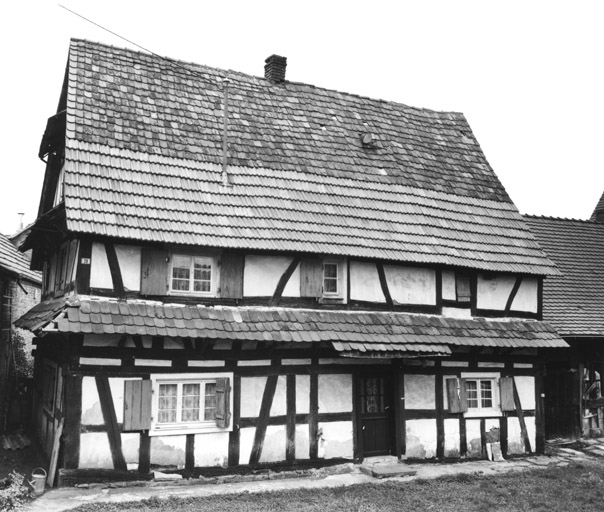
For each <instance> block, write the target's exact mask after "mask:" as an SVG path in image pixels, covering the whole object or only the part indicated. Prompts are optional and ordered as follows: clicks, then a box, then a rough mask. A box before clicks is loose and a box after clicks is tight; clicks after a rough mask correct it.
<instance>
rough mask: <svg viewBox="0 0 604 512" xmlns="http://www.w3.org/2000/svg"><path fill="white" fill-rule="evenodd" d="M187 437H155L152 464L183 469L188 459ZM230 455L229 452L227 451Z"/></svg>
mask: <svg viewBox="0 0 604 512" xmlns="http://www.w3.org/2000/svg"><path fill="white" fill-rule="evenodd" d="M186 448H187V436H186V435H182V436H155V437H152V438H151V464H159V465H162V466H177V467H183V468H184V465H185V459H186ZM227 453H228V451H227Z"/></svg>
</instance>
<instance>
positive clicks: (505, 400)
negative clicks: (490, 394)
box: [499, 377, 516, 412]
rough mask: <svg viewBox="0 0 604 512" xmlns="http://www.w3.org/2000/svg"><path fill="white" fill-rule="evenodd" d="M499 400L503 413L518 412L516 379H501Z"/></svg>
mask: <svg viewBox="0 0 604 512" xmlns="http://www.w3.org/2000/svg"><path fill="white" fill-rule="evenodd" d="M499 399H500V403H501V410H502V411H504V412H506V411H515V410H516V404H515V403H514V377H501V378H500V379H499Z"/></svg>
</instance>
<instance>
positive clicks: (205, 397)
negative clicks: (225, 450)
mask: <svg viewBox="0 0 604 512" xmlns="http://www.w3.org/2000/svg"><path fill="white" fill-rule="evenodd" d="M232 378H233V376H232V374H202V375H199V374H197V375H193V374H174V375H170V374H163V375H152V376H151V389H152V397H153V398H152V407H151V414H152V421H151V430H150V434H156V435H158V434H181V433H195V432H208V431H216V430H217V429H229V428H230V416H231V413H230V411H231V393H230V390H231V382H232Z"/></svg>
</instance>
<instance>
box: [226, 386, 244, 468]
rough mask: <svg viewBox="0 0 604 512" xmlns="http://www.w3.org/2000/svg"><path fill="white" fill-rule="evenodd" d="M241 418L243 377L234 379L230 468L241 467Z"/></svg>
mask: <svg viewBox="0 0 604 512" xmlns="http://www.w3.org/2000/svg"><path fill="white" fill-rule="evenodd" d="M240 417H241V376H240V375H235V376H234V378H233V416H232V420H233V430H232V431H231V432H230V433H229V462H228V465H229V467H233V466H238V465H239V419H240Z"/></svg>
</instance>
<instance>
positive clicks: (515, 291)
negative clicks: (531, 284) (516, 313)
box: [505, 276, 522, 315]
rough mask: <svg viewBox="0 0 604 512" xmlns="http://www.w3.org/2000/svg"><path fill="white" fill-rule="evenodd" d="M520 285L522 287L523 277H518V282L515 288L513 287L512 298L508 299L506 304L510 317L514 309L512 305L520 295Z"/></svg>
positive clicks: (506, 310)
mask: <svg viewBox="0 0 604 512" xmlns="http://www.w3.org/2000/svg"><path fill="white" fill-rule="evenodd" d="M520 285H522V276H517V277H516V281H515V282H514V286H513V287H512V291H511V292H510V296H509V297H508V300H507V302H506V303H505V314H506V315H508V314H509V313H510V310H511V309H512V303H513V302H514V299H515V298H516V295H517V294H518V290H519V289H520Z"/></svg>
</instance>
